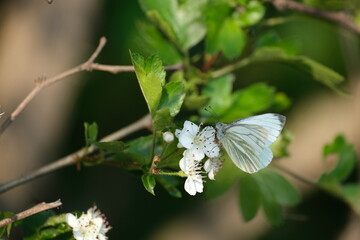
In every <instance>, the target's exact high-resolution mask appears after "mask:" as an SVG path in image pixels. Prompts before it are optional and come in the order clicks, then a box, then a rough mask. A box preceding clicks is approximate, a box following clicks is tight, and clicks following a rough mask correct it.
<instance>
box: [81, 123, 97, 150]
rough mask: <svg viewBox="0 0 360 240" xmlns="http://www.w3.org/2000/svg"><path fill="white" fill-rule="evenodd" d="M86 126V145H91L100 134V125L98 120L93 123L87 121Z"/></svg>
mask: <svg viewBox="0 0 360 240" xmlns="http://www.w3.org/2000/svg"><path fill="white" fill-rule="evenodd" d="M84 128H85V142H86V146H90V145H91V144H93V143H94V142H96V139H97V135H98V126H97V124H96V122H93V123H91V124H89V123H87V122H85V123H84Z"/></svg>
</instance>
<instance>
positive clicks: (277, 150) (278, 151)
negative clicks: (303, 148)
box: [270, 129, 293, 158]
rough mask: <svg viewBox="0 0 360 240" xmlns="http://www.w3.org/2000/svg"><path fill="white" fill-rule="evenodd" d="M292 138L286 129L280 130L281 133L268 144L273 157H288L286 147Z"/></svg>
mask: <svg viewBox="0 0 360 240" xmlns="http://www.w3.org/2000/svg"><path fill="white" fill-rule="evenodd" d="M292 139H293V135H292V134H291V132H289V131H287V130H286V129H285V130H283V131H282V132H281V135H280V136H279V137H278V138H277V139H276V141H275V142H274V143H273V144H272V145H271V146H270V149H271V151H272V152H273V154H274V158H281V157H288V156H289V155H290V154H289V151H288V147H289V145H290V143H291V141H292Z"/></svg>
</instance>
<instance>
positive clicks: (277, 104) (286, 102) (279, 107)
mask: <svg viewBox="0 0 360 240" xmlns="http://www.w3.org/2000/svg"><path fill="white" fill-rule="evenodd" d="M290 106H291V100H290V99H289V97H288V96H286V94H285V93H282V92H278V93H276V94H275V96H274V103H273V105H272V106H271V108H272V109H274V112H282V111H284V110H286V109H288V108H289V107H290Z"/></svg>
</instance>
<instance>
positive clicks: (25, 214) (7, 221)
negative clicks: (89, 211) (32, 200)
mask: <svg viewBox="0 0 360 240" xmlns="http://www.w3.org/2000/svg"><path fill="white" fill-rule="evenodd" d="M61 205H62V203H61V201H60V199H59V200H57V201H55V202H51V203H46V202H42V203H39V204H37V205H35V206H34V207H32V208H29V209H27V210H25V211H23V212H20V213H18V214H16V215H14V216H12V217H9V218H5V219H3V220H1V221H0V227H3V226H6V225H8V224H10V223H13V222H15V221H18V220H20V219H24V218H26V217H29V216H31V215H34V214H36V213H39V212H43V211H46V210H49V209H52V208H56V207H59V206H61Z"/></svg>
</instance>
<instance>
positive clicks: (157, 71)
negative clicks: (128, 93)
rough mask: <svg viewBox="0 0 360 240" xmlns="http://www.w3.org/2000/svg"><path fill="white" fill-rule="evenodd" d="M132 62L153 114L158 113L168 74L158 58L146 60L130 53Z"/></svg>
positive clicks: (151, 57) (153, 57)
mask: <svg viewBox="0 0 360 240" xmlns="http://www.w3.org/2000/svg"><path fill="white" fill-rule="evenodd" d="M130 56H131V61H132V64H133V65H134V68H135V73H136V77H137V79H138V82H139V85H140V88H141V91H142V93H143V95H144V98H145V101H146V103H147V105H148V108H149V111H150V113H151V114H154V112H155V111H156V109H157V107H158V105H159V101H160V98H161V93H162V88H163V86H164V84H165V75H166V72H165V70H164V67H163V65H162V62H161V60H160V58H159V57H158V56H150V57H148V58H147V59H144V58H143V57H142V56H141V55H139V54H137V53H132V52H131V51H130Z"/></svg>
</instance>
